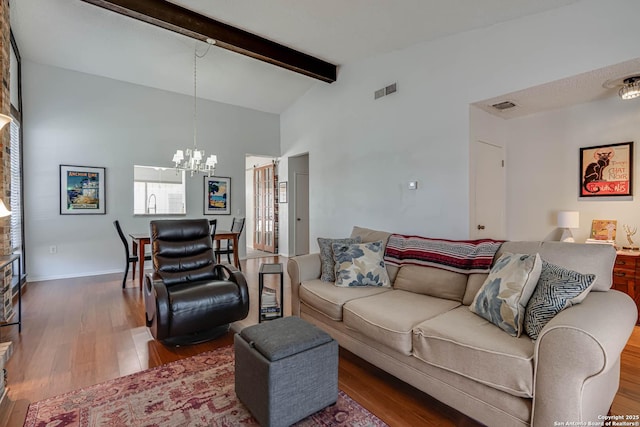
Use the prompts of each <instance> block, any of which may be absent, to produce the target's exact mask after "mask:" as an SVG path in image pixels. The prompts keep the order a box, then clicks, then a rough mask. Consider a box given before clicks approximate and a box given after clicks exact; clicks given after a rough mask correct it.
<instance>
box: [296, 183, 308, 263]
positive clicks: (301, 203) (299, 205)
mask: <svg viewBox="0 0 640 427" xmlns="http://www.w3.org/2000/svg"><path fill="white" fill-rule="evenodd" d="M295 184H296V190H295V191H296V203H295V205H296V212H295V217H296V227H295V232H296V236H295V237H296V238H295V244H296V247H295V255H305V254H308V253H309V174H306V173H304V174H303V173H296V174H295Z"/></svg>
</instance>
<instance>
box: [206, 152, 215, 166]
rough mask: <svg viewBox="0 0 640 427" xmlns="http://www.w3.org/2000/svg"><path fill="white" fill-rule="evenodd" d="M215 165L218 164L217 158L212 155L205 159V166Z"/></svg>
mask: <svg viewBox="0 0 640 427" xmlns="http://www.w3.org/2000/svg"><path fill="white" fill-rule="evenodd" d="M216 163H218V157H217V156H216V155H214V154H212V155H210V156H209V157H208V158H207V163H206V165H207V166H211V167H214V166H215V165H216Z"/></svg>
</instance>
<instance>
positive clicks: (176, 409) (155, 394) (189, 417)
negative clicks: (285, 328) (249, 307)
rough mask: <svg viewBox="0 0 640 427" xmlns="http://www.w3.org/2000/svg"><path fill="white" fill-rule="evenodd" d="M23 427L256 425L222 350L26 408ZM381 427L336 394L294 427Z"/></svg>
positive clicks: (227, 350) (229, 356)
mask: <svg viewBox="0 0 640 427" xmlns="http://www.w3.org/2000/svg"><path fill="white" fill-rule="evenodd" d="M24 425H25V427H53V426H55V427H63V426H74V427H76V426H77V427H89V426H91V427H97V426H109V427H115V426H126V427H134V426H135V427H137V426H149V427H151V426H153V427H178V426H193V427H195V426H199V427H200V426H202V427H205V426H239V425H242V426H257V425H258V423H257V421H256V420H255V419H254V418H253V417H252V416H251V414H250V413H249V411H248V409H247V408H246V407H245V406H244V405H243V404H242V403H240V402H239V401H238V398H237V397H236V393H235V391H234V355H233V347H232V346H227V347H223V348H220V349H218V350H214V351H211V352H207V353H202V354H200V355H197V356H193V357H190V358H187V359H183V360H179V361H176V362H172V363H168V364H166V365H162V366H158V367H156V368H152V369H148V370H146V371H142V372H138V373H136V374H132V375H128V376H126V377H121V378H117V379H115V380H111V381H107V382H105V383H102V384H96V385H94V386H91V387H87V388H84V389H81V390H77V391H73V392H70V393H66V394H63V395H60V396H56V397H52V398H50V399H45V400H42V401H40V402H35V403H32V404H31V405H29V411H28V412H27V418H26V420H25V424H24ZM296 426H298V427H302V426H304V427H309V426H345V427H346V426H349V427H377V426H386V424H385V423H384V422H382V421H381V420H380V419H379V418H377V417H376V416H375V415H373V414H372V413H370V412H369V411H367V410H366V409H365V408H363V407H362V406H360V405H359V404H358V403H356V402H355V401H353V400H352V399H351V398H350V397H349V396H347V395H346V394H345V393H344V392H342V391H340V393H339V395H338V402H337V403H336V404H335V405H332V406H329V407H328V408H326V409H324V410H322V411H320V412H317V413H315V414H313V415H311V416H310V417H308V418H306V419H304V420H302V421H300V422H299V423H297V424H296Z"/></svg>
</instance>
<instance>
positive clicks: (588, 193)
mask: <svg viewBox="0 0 640 427" xmlns="http://www.w3.org/2000/svg"><path fill="white" fill-rule="evenodd" d="M632 184H633V142H622V143H620V144H611V145H599V146H596V147H583V148H580V193H579V194H580V197H612V196H632V195H633V191H632V190H633V189H632Z"/></svg>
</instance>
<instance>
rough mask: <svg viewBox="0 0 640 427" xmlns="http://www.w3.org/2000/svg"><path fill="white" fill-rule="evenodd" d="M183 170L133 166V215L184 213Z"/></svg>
mask: <svg viewBox="0 0 640 427" xmlns="http://www.w3.org/2000/svg"><path fill="white" fill-rule="evenodd" d="M184 176H185V175H184V171H177V170H176V169H173V168H164V167H157V166H138V165H134V166H133V214H134V215H184V214H186V197H185V181H184Z"/></svg>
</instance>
